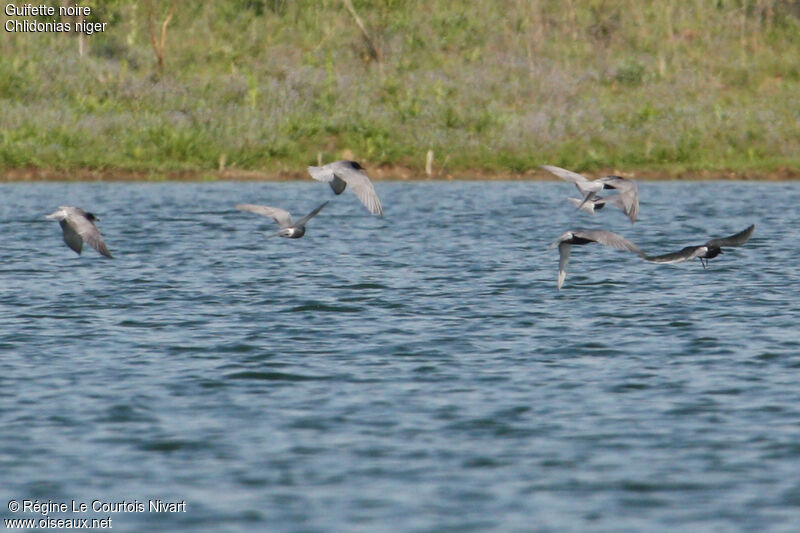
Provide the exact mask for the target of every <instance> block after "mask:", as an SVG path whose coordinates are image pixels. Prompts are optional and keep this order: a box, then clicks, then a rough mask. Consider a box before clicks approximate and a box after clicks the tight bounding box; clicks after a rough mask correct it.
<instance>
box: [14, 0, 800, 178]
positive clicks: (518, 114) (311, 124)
mask: <svg viewBox="0 0 800 533" xmlns="http://www.w3.org/2000/svg"><path fill="white" fill-rule="evenodd" d="M53 4H54V5H56V3H53ZM346 4H347V2H342V1H341V0H321V1H310V0H295V1H293V2H290V1H286V0H261V1H258V0H230V1H227V2H205V3H199V2H198V3H194V2H191V3H190V2H172V3H170V2H152V3H148V2H133V1H124V0H117V1H106V2H100V1H98V2H94V3H85V4H84V5H89V6H91V7H92V9H93V13H92V15H91V18H92V19H93V20H97V21H102V22H107V23H108V24H107V29H106V31H105V32H103V33H96V34H94V35H92V36H90V37H87V38H82V39H81V38H79V37H78V36H77V35H75V34H69V33H7V32H4V35H3V39H2V41H0V167H1V168H4V169H6V170H8V169H15V168H26V169H42V168H44V169H60V170H62V171H69V170H71V169H83V170H82V171H86V169H88V171H90V172H91V171H92V170H99V171H100V174H99V175H102V172H109V171H111V172H113V170H114V169H120V170H123V171H126V172H128V173H130V174H135V173H139V172H142V173H144V175H149V173H153V172H155V173H163V172H178V173H181V172H183V173H188V174H196V175H200V176H213V175H215V172H216V171H218V170H219V169H220V168H221V167H222V168H224V169H226V171H227V172H234V173H235V172H237V171H256V172H257V173H264V174H265V175H276V174H280V173H285V174H286V175H290V174H291V172H293V171H295V170H297V169H298V168H299V169H302V168H303V167H304V166H305V165H306V164H310V163H314V162H315V161H316V160H317V157H318V154H320V153H321V156H322V158H323V159H325V160H331V159H333V158H339V157H340V156H341V155H342V153H343V151H345V150H349V151H350V152H351V153H352V154H353V155H354V156H355V157H356V158H358V159H361V160H364V161H366V162H367V163H368V164H370V165H372V166H380V165H393V166H395V167H396V168H408V169H411V172H418V171H419V170H420V169H422V168H423V167H424V165H425V157H426V153H427V152H428V150H432V151H433V153H434V156H435V159H434V169H435V172H436V173H438V174H439V175H447V174H451V175H452V174H453V173H458V172H459V171H463V170H466V169H472V170H480V171H483V172H490V173H493V172H497V173H501V174H502V173H509V174H521V173H524V172H526V171H528V170H529V169H531V168H533V167H536V166H537V165H540V164H543V163H550V164H556V165H559V166H564V167H569V168H576V169H586V170H593V169H605V168H608V169H623V170H624V169H631V168H633V169H639V170H643V171H658V172H664V173H667V174H679V173H682V172H686V171H701V172H702V171H708V170H715V171H717V170H721V169H724V170H726V171H733V172H735V173H740V174H748V173H750V174H759V173H772V172H775V171H777V172H778V173H781V172H787V171H786V170H782V169H789V170H788V174H789V175H796V172H795V171H794V170H793V169H797V168H798V167H800V127H799V126H798V124H800V98H798V95H800V8H798V6H797V4H796V2H789V1H779V0H753V1H724V0H720V1H717V2H708V1H706V0H684V1H678V0H670V1H665V2H637V1H633V0H568V1H565V2H562V1H545V0H538V1H537V0H527V1H522V0H508V1H502V2H494V1H489V0H480V1H477V2H469V3H465V2H461V1H456V0H426V1H422V0H408V1H398V0H376V1H367V0H363V1H354V2H353V7H354V10H355V13H356V14H357V15H358V17H359V18H360V20H361V21H363V24H364V29H365V30H366V36H365V34H364V33H362V31H361V30H360V29H359V26H358V25H357V23H356V22H355V18H354V16H353V13H352V12H350V11H349V10H348V9H347V6H346ZM151 5H152V8H150V6H151ZM170 15H171V17H170V18H169V20H168V23H167V25H166V31H165V37H166V40H165V46H164V47H163V48H161V47H160V40H161V28H162V26H163V23H164V21H165V20H167V17H169V16H170ZM25 18H28V19H29V20H33V18H32V17H25ZM7 20H8V17H5V16H4V15H3V16H2V17H0V22H2V23H3V24H4V25H5V24H6V21H7ZM39 20H52V17H43V18H41V19H39ZM59 20H60V19H59ZM151 30H152V34H153V37H154V39H151ZM153 40H154V41H155V45H154V44H153ZM81 51H82V55H81ZM156 52H163V54H162V55H163V64H162V66H161V67H159V66H158V62H157V57H158V55H159V54H158V53H156Z"/></svg>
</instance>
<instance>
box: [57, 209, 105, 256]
mask: <svg viewBox="0 0 800 533" xmlns="http://www.w3.org/2000/svg"><path fill="white" fill-rule="evenodd" d="M64 222H66V223H67V226H68V227H69V228H70V229H72V230H74V231H75V233H77V234H78V235H80V238H82V239H83V240H84V241H85V242H87V243H88V244H89V246H91V247H92V248H94V249H95V250H97V251H98V252H100V253H101V254H103V255H104V256H106V257H109V258H111V257H112V256H111V253H110V252H109V251H108V248H107V247H106V243H105V242H104V241H103V236H102V235H101V234H100V230H98V229H97V226H95V225H94V222H92V221H91V220H89V219H88V218H87V217H86V215H85V214H83V213H73V214H70V215H69V216H68V217H67V219H66V220H64ZM62 227H63V226H62ZM64 240H65V241H67V231H65V232H64ZM67 244H69V246H70V248H72V249H73V250H75V247H73V246H72V244H70V242H69V241H67ZM75 251H76V252H78V253H81V252H80V249H78V250H75Z"/></svg>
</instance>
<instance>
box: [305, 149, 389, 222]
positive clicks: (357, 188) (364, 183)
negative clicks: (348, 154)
mask: <svg viewBox="0 0 800 533" xmlns="http://www.w3.org/2000/svg"><path fill="white" fill-rule="evenodd" d="M308 172H309V174H311V177H312V178H314V179H315V180H318V181H324V182H327V183H329V184H330V186H331V188H332V189H333V192H334V193H336V194H341V193H342V191H344V189H345V187H346V186H347V185H349V186H350V187H351V188H352V189H353V192H354V193H355V195H356V197H358V199H359V200H361V203H362V204H364V207H366V208H367V210H368V211H369V212H370V213H372V214H373V215H380V216H383V207H382V206H381V201H380V199H379V198H378V193H376V192H375V187H374V186H373V185H372V182H371V181H370V179H369V176H367V174H366V173H365V172H364V171H363V169H362V167H361V165H359V164H358V163H356V162H355V161H335V162H333V163H328V164H327V165H324V166H321V167H308Z"/></svg>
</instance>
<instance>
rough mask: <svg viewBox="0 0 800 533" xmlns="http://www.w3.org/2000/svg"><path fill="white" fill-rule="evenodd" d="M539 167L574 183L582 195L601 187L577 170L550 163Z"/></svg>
mask: <svg viewBox="0 0 800 533" xmlns="http://www.w3.org/2000/svg"><path fill="white" fill-rule="evenodd" d="M539 168H541V169H544V170H546V171H548V172H550V173H551V174H554V175H556V176H558V177H559V178H561V179H562V180H564V181H569V182H570V183H574V184H575V187H577V188H578V190H579V191H580V192H581V194H583V195H584V196H586V195H587V194H588V193H589V192H591V191H593V190H595V189H597V190H600V189H602V186H601V185H600V184H594V182H592V181H591V180H590V179H588V178H587V177H585V176H581V175H580V174H578V173H577V172H572V171H571V170H567V169H565V168H561V167H554V166H552V165H542V166H541V167H539Z"/></svg>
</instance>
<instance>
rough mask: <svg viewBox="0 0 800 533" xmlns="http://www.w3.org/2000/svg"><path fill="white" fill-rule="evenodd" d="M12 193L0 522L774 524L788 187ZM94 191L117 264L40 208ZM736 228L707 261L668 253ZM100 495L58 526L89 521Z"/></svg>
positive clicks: (790, 478)
mask: <svg viewBox="0 0 800 533" xmlns="http://www.w3.org/2000/svg"><path fill="white" fill-rule="evenodd" d="M376 188H377V190H378V192H379V194H380V195H381V199H382V201H383V204H384V207H385V212H386V213H385V214H386V216H385V218H383V219H380V218H375V217H371V216H370V215H369V214H368V213H367V211H366V210H365V209H364V208H363V207H362V206H361V205H360V204H359V203H358V201H357V200H356V199H355V197H354V196H353V195H352V194H351V193H349V192H348V193H347V194H344V195H342V196H340V197H336V198H334V199H333V201H332V202H331V203H330V205H328V206H327V207H326V208H325V210H324V211H323V212H322V213H321V214H320V215H319V216H317V217H316V218H314V219H313V220H312V221H311V222H310V223H309V226H308V231H307V233H306V236H305V237H304V238H302V239H298V240H287V239H265V236H266V235H267V234H268V233H269V232H272V231H274V226H273V224H272V223H271V221H269V220H267V219H263V218H260V217H257V216H255V215H252V214H249V213H242V212H239V211H236V210H234V209H233V208H232V206H233V204H235V203H239V202H250V203H263V204H267V205H275V206H280V207H283V208H286V209H288V210H290V211H292V212H293V214H295V215H297V216H300V215H302V214H304V213H306V212H308V211H310V210H311V209H312V208H313V207H315V206H316V205H318V204H319V203H320V202H321V201H323V200H325V199H330V197H331V192H330V190H329V189H328V188H326V187H324V186H321V185H320V184H318V183H311V182H309V183H211V184H171V183H166V184H123V183H113V184H111V183H109V184H103V183H73V184H52V183H51V184H6V185H2V186H0V194H2V202H0V221H1V222H2V225H3V228H4V230H5V239H4V242H3V259H2V262H0V280H2V283H1V284H0V479H2V483H1V484H0V497H2V500H1V501H0V509H2V510H0V516H2V517H3V518H7V517H23V518H24V517H34V518H36V517H37V515H35V514H31V513H16V514H12V513H9V512H8V510H7V509H6V502H7V501H8V500H11V499H16V500H20V501H21V500H23V499H25V498H28V499H34V498H38V499H40V500H52V501H56V502H61V501H67V502H68V501H70V500H73V499H75V500H78V501H89V502H90V501H92V500H95V499H100V500H103V501H108V502H119V501H122V500H126V501H133V500H138V501H145V502H146V501H147V500H149V499H162V500H164V501H181V500H183V501H186V503H187V512H186V513H176V514H156V513H116V514H111V515H110V516H111V517H112V519H113V520H114V522H113V525H114V528H115V529H117V530H121V531H146V530H152V531H155V530H169V531H197V530H203V531H237V532H238V531H278V532H283V531H286V532H289V531H365V532H366V531H369V532H372V531H414V532H427V531H430V532H434V531H435V532H440V531H454V532H468V531H481V532H482V531H489V530H494V531H542V532H547V531H553V532H565V531H614V532H619V531H637V532H640V531H720V532H723V531H724V532H730V531H786V532H790V531H796V530H797V524H800V444H798V443H800V386H799V385H798V370H799V369H798V367H799V366H800V330H799V329H798V327H797V317H798V314H799V312H800V305H798V299H797V295H798V293H797V291H798V289H797V286H798V281H800V268H799V267H798V256H800V245H798V241H797V239H796V235H795V232H794V228H797V227H798V223H800V220H799V219H800V212H798V210H797V208H796V206H797V204H798V199H800V184H796V183H769V184H755V183H642V184H641V185H640V193H641V211H640V220H639V221H638V222H637V223H636V224H635V225H631V224H630V223H629V221H628V220H627V218H626V217H625V216H624V215H623V214H622V213H620V212H619V211H615V210H613V208H609V209H606V210H604V212H599V213H598V214H597V215H596V216H594V217H591V216H588V215H585V214H583V213H580V212H577V211H576V210H575V209H574V208H573V207H572V206H571V204H569V203H567V202H566V200H565V198H566V197H567V196H568V195H570V194H571V193H574V188H572V187H571V186H570V185H569V184H564V183H503V182H491V183H480V182H463V183H459V182H447V183H413V184H407V183H377V184H376ZM64 204H67V205H78V206H82V207H84V208H86V209H89V210H91V211H93V212H94V213H95V214H96V215H97V216H98V217H99V218H100V222H99V226H100V228H101V231H102V232H103V234H104V235H105V237H106V242H107V244H108V247H109V249H110V250H111V252H112V253H113V254H114V255H115V259H114V260H113V261H111V260H106V259H104V258H102V257H100V256H99V255H98V254H97V253H96V252H95V251H94V250H92V249H91V248H87V249H85V250H84V253H83V256H81V257H78V256H77V255H76V254H75V253H73V252H72V251H71V250H69V249H68V248H67V247H66V246H65V245H64V243H63V242H62V241H61V234H60V229H59V227H58V225H57V224H55V223H54V222H53V221H49V220H46V219H45V218H44V215H46V214H48V213H50V212H52V211H53V210H54V209H55V208H56V207H57V206H59V205H64ZM750 223H755V224H756V229H755V233H754V235H753V238H752V239H751V240H750V242H749V243H747V244H746V245H745V246H743V247H741V248H734V249H730V250H726V253H725V254H723V255H722V256H720V257H718V258H716V259H714V260H712V261H711V263H710V266H709V268H708V269H705V270H704V269H703V268H702V266H701V265H700V263H699V262H698V261H693V262H689V263H683V264H679V265H652V264H647V263H644V262H642V261H641V260H639V259H638V258H637V257H636V256H633V255H630V254H625V253H622V252H619V251H616V250H613V249H609V248H605V247H602V246H598V245H590V246H582V247H575V248H574V249H573V254H572V262H571V264H570V266H569V270H568V275H567V279H566V282H565V283H564V287H563V289H562V290H561V291H560V292H559V291H557V290H556V271H557V265H558V252H557V250H548V249H546V246H547V244H549V243H550V242H551V241H553V240H554V239H555V238H557V237H558V235H560V234H561V233H562V232H563V231H565V230H567V229H573V228H581V227H586V228H594V227H602V228H607V229H611V230H613V231H616V232H618V233H620V234H622V235H624V236H625V237H627V238H629V239H631V240H633V241H634V242H636V243H637V244H639V245H640V246H641V247H642V248H644V249H645V250H646V251H648V252H650V253H665V252H669V251H673V250H677V249H679V248H682V247H683V246H686V245H690V244H701V243H703V242H705V241H706V240H707V239H709V238H711V237H720V236H725V235H729V234H732V233H735V232H737V231H739V230H741V229H743V228H745V227H746V226H748V225H749V224H750ZM106 515H108V513H89V514H87V515H75V514H72V513H67V514H64V515H56V516H64V517H76V516H83V517H90V518H92V517H98V518H102V517H104V516H106Z"/></svg>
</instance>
